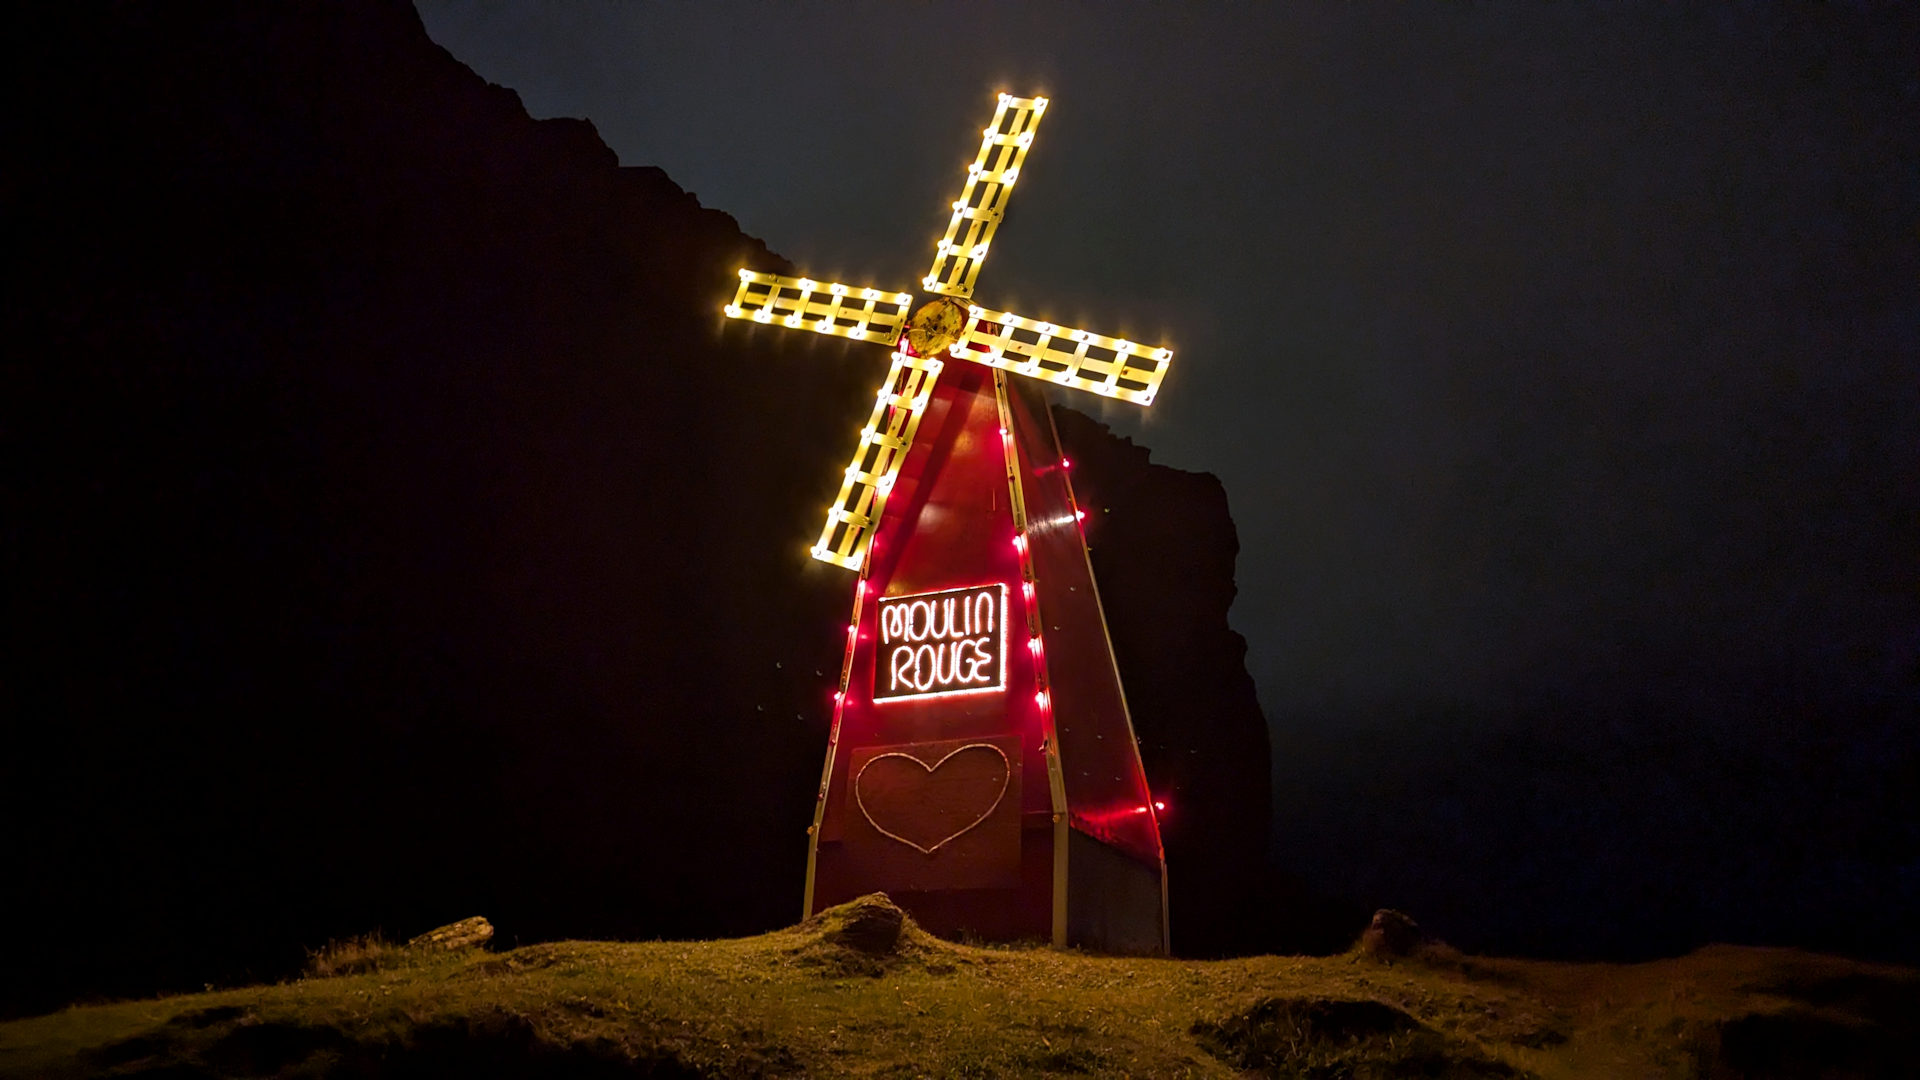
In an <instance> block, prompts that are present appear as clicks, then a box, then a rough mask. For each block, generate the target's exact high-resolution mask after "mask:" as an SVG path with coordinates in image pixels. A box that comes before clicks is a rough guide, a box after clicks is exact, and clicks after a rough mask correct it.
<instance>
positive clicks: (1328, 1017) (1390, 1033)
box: [1192, 997, 1526, 1080]
mask: <svg viewBox="0 0 1920 1080" xmlns="http://www.w3.org/2000/svg"><path fill="white" fill-rule="evenodd" d="M1192 1034H1193V1035H1194V1037H1195V1039H1196V1040H1198V1041H1199V1043H1200V1045H1201V1046H1203V1047H1205V1048H1206V1050H1207V1052H1208V1053H1211V1054H1213V1055H1214V1056H1215V1057H1217V1058H1220V1059H1221V1060H1222V1061H1226V1062H1228V1063H1229V1064H1232V1065H1234V1066H1237V1067H1239V1068H1242V1069H1247V1070H1250V1071H1252V1072H1254V1073H1255V1074H1256V1075H1259V1076H1274V1077H1299V1078H1303V1080H1304V1078H1310V1080H1334V1078H1335V1077H1340V1078H1347V1077H1351V1078H1354V1080H1386V1078H1389V1077H1414V1076H1418V1077H1433V1078H1439V1080H1482V1078H1490V1077H1520V1076H1525V1075H1526V1074H1525V1073H1521V1072H1519V1071H1517V1070H1515V1069H1514V1068H1513V1067H1511V1066H1509V1065H1505V1064H1502V1063H1501V1062H1498V1061H1495V1060H1493V1059H1492V1058H1489V1057H1487V1056H1486V1055H1485V1054H1483V1053H1481V1052H1480V1051H1479V1050H1477V1049H1475V1048H1474V1047H1472V1046H1469V1045H1468V1044H1466V1043H1464V1042H1461V1041H1460V1040H1458V1039H1452V1038H1448V1037H1447V1036H1445V1035H1442V1034H1440V1033H1439V1032H1437V1031H1434V1030H1433V1029H1432V1028H1429V1027H1427V1026H1425V1025H1424V1024H1421V1023H1420V1022H1419V1021H1418V1020H1415V1019H1414V1018H1413V1017H1411V1016H1408V1015H1407V1014H1406V1013H1404V1012H1402V1011H1400V1010H1399V1009H1396V1008H1394V1007H1393V1006H1391V1005H1387V1004H1384V1003H1382V1002H1378V1001H1342V1000H1338V999H1332V998H1280V997H1271V998H1264V999H1262V1000H1260V1001H1257V1002H1255V1003H1254V1004H1253V1006H1252V1007H1251V1008H1248V1009H1247V1010H1246V1011H1244V1012H1241V1013H1236V1014H1235V1015H1233V1016H1229V1017H1227V1018H1226V1019H1224V1020H1221V1021H1220V1022H1218V1023H1207V1022H1205V1021H1202V1022H1200V1023H1197V1024H1195V1025H1194V1026H1193V1028H1192Z"/></svg>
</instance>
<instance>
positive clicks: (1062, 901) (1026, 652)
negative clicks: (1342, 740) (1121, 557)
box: [725, 94, 1172, 952]
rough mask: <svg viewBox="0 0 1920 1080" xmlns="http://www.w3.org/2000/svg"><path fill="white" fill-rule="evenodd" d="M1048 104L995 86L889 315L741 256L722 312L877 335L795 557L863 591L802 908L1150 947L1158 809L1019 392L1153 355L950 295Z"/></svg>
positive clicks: (1108, 372)
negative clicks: (869, 381)
mask: <svg viewBox="0 0 1920 1080" xmlns="http://www.w3.org/2000/svg"><path fill="white" fill-rule="evenodd" d="M1046 109H1047V99H1045V98H1016V97H1010V96H1008V95H1006V94H1002V95H1000V100H999V108H998V110H997V111H996V112H995V113H994V117H993V123H992V124H991V125H989V126H988V127H987V128H986V130H985V132H984V138H983V139H982V141H981V144H980V153H979V156H978V158H977V159H976V160H975V161H974V163H973V164H972V165H971V166H969V168H968V170H967V180H966V186H965V188H964V189H963V190H962V191H961V194H960V198H959V199H958V200H957V201H955V202H954V204H953V218H952V220H951V222H950V223H949V224H948V226H947V232H946V236H945V237H944V238H942V239H941V241H940V244H939V247H938V249H937V252H936V254H935V256H934V261H933V268H932V270H931V271H930V272H929V273H928V275H927V276H926V278H925V279H923V281H922V282H921V285H922V287H923V288H924V290H925V291H926V292H927V293H930V294H932V297H931V299H929V300H928V301H927V302H926V303H925V304H923V305H922V306H920V307H919V308H918V310H916V311H914V313H913V315H912V317H911V318H909V317H908V316H907V311H908V308H909V306H910V304H911V303H912V299H913V298H912V296H911V295H910V294H907V293H903V292H892V291H885V292H883V291H881V290H876V289H870V288H857V287H853V286H848V285H840V284H830V283H821V282H816V281H812V280H810V279H807V278H789V277H780V276H777V275H773V274H763V273H757V272H755V271H751V270H742V271H740V288H739V293H738V294H737V295H736V296H735V297H734V301H733V303H731V304H728V305H727V306H726V308H725V311H726V314H727V315H728V316H729V317H732V318H736V319H751V320H753V321H755V322H759V323H777V324H779V325H781V326H785V327H789V328H792V329H799V330H811V331H815V332H817V333H823V334H834V335H837V336H841V337H850V338H854V339H857V340H863V341H874V342H881V343H885V344H889V345H891V346H892V347H893V349H894V352H893V367H892V370H891V371H889V372H888V375H887V379H886V381H885V382H884V383H882V384H881V387H880V391H879V394H878V396H877V399H876V401H875V403H874V409H873V417H872V419H871V420H869V421H868V423H867V426H866V427H865V429H863V430H862V431H861V432H860V445H859V448H858V449H857V450H856V451H855V453H854V457H853V461H852V463H851V464H850V465H848V466H847V469H846V476H845V480H844V482H843V483H842V484H841V486H840V494H839V496H838V497H837V498H836V499H835V500H834V503H833V505H832V507H831V508H830V509H829V512H828V516H827V524H826V528H825V530H824V531H823V532H822V533H821V535H820V540H819V542H818V543H817V544H815V545H814V547H813V555H814V557H815V558H818V559H821V560H823V561H825V562H830V563H833V564H835V565H838V566H844V567H847V568H848V569H851V570H855V571H857V572H858V573H859V575H860V579H859V583H858V585H857V586H856V587H855V590H854V603H853V619H852V622H851V624H850V625H849V627H848V630H847V649H846V659H845V661H844V662H843V664H842V666H841V670H840V687H839V692H838V693H837V694H836V695H835V698H834V700H835V708H834V717H833V733H832V736H831V737H830V739H829V741H828V744H827V760H826V767H825V769H824V770H823V772H822V774H821V779H820V790H819V796H818V800H817V802H816V804H815V808H814V815H813V826H812V828H810V829H809V830H808V834H809V837H810V840H809V850H808V858H807V885H806V901H805V909H806V913H807V914H809V915H810V914H812V913H814V912H816V911H818V910H820V909H821V908H824V907H828V906H831V905H833V904H837V903H840V902H843V901H845V900H848V899H851V898H852V897H855V896H858V895H861V894H863V893H866V892H871V891H875V890H882V891H885V892H887V893H889V894H890V895H891V896H892V897H893V898H894V900H895V901H896V902H898V903H899V904H900V905H901V906H902V907H904V908H906V909H907V910H908V911H910V912H912V914H913V915H914V917H915V918H916V919H917V920H919V921H920V922H921V924H922V925H925V926H927V927H928V928H929V929H932V930H934V931H936V932H942V933H949V934H951V933H955V932H959V931H969V932H972V933H975V934H978V935H980V936H982V937H985V938H992V939H1015V938H1048V939H1050V940H1052V942H1053V943H1054V944H1055V945H1068V944H1074V945H1088V946H1092V947H1095V948H1103V949H1110V950H1120V951H1131V952H1164V951H1166V948H1167V906H1166V858H1165V855H1164V853H1163V851H1162V849H1161V845H1160V830H1159V824H1158V820H1157V810H1158V809H1159V808H1158V807H1157V806H1156V804H1155V803H1154V801H1153V796H1152V795H1151V793H1150V792H1149V791H1148V788H1147V783H1146V776H1145V774H1144V772H1143V771H1142V769H1141V765H1140V753H1139V749H1138V747H1137V745H1136V742H1135V739H1134V734H1133V724H1132V721H1131V719H1130V718H1129V717H1128V714H1127V704H1126V695H1125V692H1124V691H1123V689H1122V686H1121V681H1120V673H1119V669H1118V667H1117V665H1116V664H1115V662H1114V657H1113V647H1112V644H1111V643H1110V642H1109V640H1108V637H1107V626H1106V618H1105V615H1104V614H1103V612H1102V610H1101V606H1100V598H1099V593H1098V592H1097V591H1096V589H1095V587H1094V580H1093V568H1092V565H1091V564H1090V563H1089V561H1088V558H1087V548H1086V542H1085V539H1084V536H1083V533H1082V529H1081V517H1082V515H1081V513H1080V511H1079V509H1078V507H1077V506H1076V505H1075V503H1074V497H1073V486H1072V484H1071V483H1070V482H1069V480H1068V470H1069V462H1067V461H1066V460H1065V459H1064V458H1063V456H1062V454H1061V450H1060V443H1059V439H1058V436H1057V435H1056V433H1055V431H1054V427H1053V420H1052V416H1051V414H1050V413H1049V412H1048V410H1047V406H1046V402H1045V400H1044V398H1043V396H1042V393H1041V391H1040V387H1039V386H1038V384H1037V383H1036V382H1035V381H1034V380H1041V381H1046V382H1052V383H1056V384H1058V385H1061V386H1069V387H1074V388H1076V389H1079V390H1085V391H1090V392H1092V393H1097V394H1101V395H1103V396H1106V397H1111V398H1118V399H1120V400H1122V401H1129V402H1133V403H1135V404H1139V405H1149V404H1151V403H1152V401H1153V398H1154V394H1155V393H1156V391H1157V390H1158V389H1159V386H1160V380H1161V379H1162V378H1163V377H1164V376H1165V375H1166V371H1167V366H1168V362H1169V360H1170V359H1171V356H1172V354H1171V352H1170V351H1169V350H1167V349H1164V348H1152V347H1145V346H1141V345H1136V344H1134V343H1133V342H1129V341H1125V340H1122V339H1119V338H1112V337H1107V336H1104V335H1101V334H1094V333H1089V332H1087V331H1084V330H1074V329H1070V328H1067V327H1062V326H1055V325H1053V324H1052V323H1048V322H1043V321H1040V320H1036V319H1028V318H1024V317H1022V316H1019V315H1014V314H1011V313H1008V312H1003V311H991V310H988V309H986V308H982V307H979V306H977V305H973V304H971V303H970V300H971V298H972V295H973V284H974V280H975V279H976V278H977V277H978V276H979V273H980V266H981V263H982V262H983V261H984V260H985V258H986V254H987V246H988V244H989V243H990V241H991V240H992V237H993V233H994V230H995V229H996V228H998V227H999V224H1000V222H1001V220H1002V218H1003V217H1004V215H1005V213H1006V206H1007V200H1008V197H1009V196H1010V195H1011V194H1012V192H1013V187H1014V184H1015V182H1016V181H1017V180H1018V179H1019V176H1020V167H1021V163H1022V162H1023V161H1024V160H1025V158H1026V154H1027V150H1028V149H1029V148H1030V147H1031V146H1032V145H1033V137H1034V132H1035V130H1036V129H1037V128H1038V126H1039V124H1040V119H1041V117H1042V116H1043V115H1044V114H1045V112H1046ZM956 361H971V362H970V363H958V362H956ZM1009 373H1012V374H1014V375H1021V376H1026V378H1017V379H1010V378H1008V377H1007V376H1008V374H1009ZM943 374H944V376H945V377H944V378H943V377H942V376H943Z"/></svg>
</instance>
